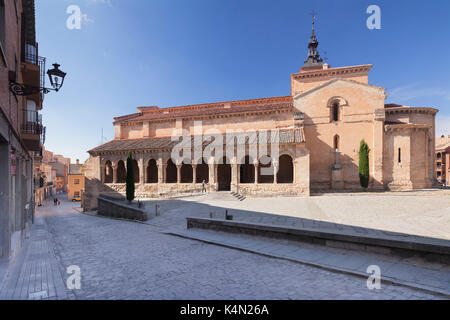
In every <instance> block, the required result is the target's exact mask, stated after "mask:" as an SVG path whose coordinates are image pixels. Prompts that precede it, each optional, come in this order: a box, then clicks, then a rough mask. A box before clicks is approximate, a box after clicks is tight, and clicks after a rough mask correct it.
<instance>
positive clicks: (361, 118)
mask: <svg viewBox="0 0 450 320" xmlns="http://www.w3.org/2000/svg"><path fill="white" fill-rule="evenodd" d="M317 46H318V41H317V38H316V35H315V31H314V24H313V31H312V35H311V40H310V43H309V45H308V49H309V53H308V57H307V60H306V61H305V63H304V65H303V67H302V68H301V69H300V72H298V73H295V74H293V75H291V77H290V83H291V95H289V96H283V97H271V98H262V99H253V100H239V101H225V102H218V103H208V104H200V105H189V106H181V107H171V108H159V107H154V106H153V107H139V108H137V113H134V114H130V115H126V116H122V117H118V118H115V119H114V130H115V138H114V140H113V141H110V142H108V143H106V144H103V145H101V146H98V147H96V148H94V149H92V150H90V151H89V154H90V156H91V157H90V158H89V160H88V161H87V163H86V178H87V180H86V200H85V209H92V208H95V207H96V205H97V202H96V199H97V197H98V195H99V194H110V195H114V194H122V195H123V194H124V193H125V188H126V187H125V177H126V157H127V153H128V152H131V153H132V155H133V158H134V161H133V166H134V175H135V177H134V178H135V183H136V194H137V196H138V197H158V196H162V195H167V194H177V193H183V192H192V190H198V189H199V188H200V186H201V182H202V181H207V182H208V183H209V185H208V188H209V190H210V191H218V190H229V191H233V192H237V193H240V194H243V195H247V196H253V195H255V196H274V195H292V196H300V195H309V194H310V191H311V190H325V191H326V190H361V187H360V182H359V173H358V151H359V146H360V142H361V140H363V139H364V140H365V141H366V142H367V144H368V145H369V147H370V150H371V151H370V156H369V160H370V186H369V187H370V190H385V189H389V190H408V189H417V188H425V187H430V186H431V185H432V183H433V179H434V175H435V173H434V156H435V155H434V145H435V115H436V113H437V112H438V110H437V109H433V108H427V107H420V108H414V107H409V106H400V105H394V104H385V99H386V96H387V95H386V92H385V88H383V87H379V86H374V85H370V84H369V83H368V73H369V71H370V69H371V68H372V65H357V66H350V67H338V68H332V67H330V66H329V65H328V64H326V63H324V62H323V61H322V59H321V58H320V56H319V53H318V51H317ZM212 130H215V132H216V134H211V132H212ZM230 131H234V133H236V135H235V136H233V135H230V136H228V135H226V133H229V132H230ZM181 133H183V135H184V137H186V135H187V137H188V138H187V139H185V140H179V139H173V137H174V135H176V134H181ZM242 137H243V138H242ZM241 138H242V139H241ZM180 141H183V142H186V144H185V145H184V147H185V148H184V150H183V151H182V159H181V160H182V161H180V158H177V159H175V158H174V157H173V154H172V152H173V151H176V152H175V153H178V151H179V150H178V149H182V146H181V143H180ZM198 142H200V143H198ZM212 146H214V148H213V147H212ZM222 148H223V150H222ZM211 149H214V150H213V151H212V152H211ZM239 150H241V151H242V150H244V152H243V153H242V152H241V153H239ZM255 150H256V152H255ZM273 150H277V151H278V152H277V154H276V155H273V153H272V151H273ZM185 151H191V152H190V154H188V153H189V152H186V153H185ZM198 153H200V154H201V157H200V158H198V157H197V158H196V157H195V154H198ZM180 154H181V153H180ZM268 155H269V157H267V156H268ZM202 156H203V157H202Z"/></svg>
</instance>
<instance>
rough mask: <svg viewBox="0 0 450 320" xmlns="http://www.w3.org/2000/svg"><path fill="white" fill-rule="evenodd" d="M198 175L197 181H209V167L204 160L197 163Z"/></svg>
mask: <svg viewBox="0 0 450 320" xmlns="http://www.w3.org/2000/svg"><path fill="white" fill-rule="evenodd" d="M196 174H197V177H196V179H195V182H197V183H202V182H203V180H205V182H207V183H208V182H209V167H208V164H206V163H205V161H204V160H202V163H201V164H199V165H197V172H196Z"/></svg>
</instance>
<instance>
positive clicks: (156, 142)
mask: <svg viewBox="0 0 450 320" xmlns="http://www.w3.org/2000/svg"><path fill="white" fill-rule="evenodd" d="M274 133H275V134H272V132H271V131H267V142H268V144H273V143H276V141H277V136H278V137H279V142H280V143H281V144H288V143H302V142H305V134H304V131H303V129H302V128H297V129H283V130H279V131H274ZM238 134H239V133H238ZM243 134H244V135H249V136H250V139H246V140H245V144H254V143H256V142H257V141H258V138H259V135H261V132H256V135H255V136H252V135H251V133H250V134H249V133H243ZM180 141H181V139H180ZM193 141H194V136H191V145H193ZM212 141H214V139H210V140H208V141H203V147H206V146H207V145H209V144H210V143H211V142H212ZM238 141H239V140H238ZM178 143H179V141H172V139H171V137H161V138H144V139H131V140H112V141H110V142H107V143H105V144H103V145H101V146H98V147H96V148H94V149H92V150H90V151H89V153H90V154H91V155H95V154H99V153H104V152H114V151H119V152H128V151H132V150H133V151H134V150H136V151H143V150H149V151H150V150H151V151H156V150H161V149H169V150H171V149H173V148H174V147H175V146H177V145H178Z"/></svg>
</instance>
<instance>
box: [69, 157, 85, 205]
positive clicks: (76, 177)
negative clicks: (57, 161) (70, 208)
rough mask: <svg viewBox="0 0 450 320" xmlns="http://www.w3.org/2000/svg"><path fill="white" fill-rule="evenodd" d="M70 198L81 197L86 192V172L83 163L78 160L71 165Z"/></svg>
mask: <svg viewBox="0 0 450 320" xmlns="http://www.w3.org/2000/svg"><path fill="white" fill-rule="evenodd" d="M68 181H69V182H68V184H69V185H68V198H69V200H73V199H74V198H81V196H82V195H83V192H84V188H85V183H84V174H83V165H81V164H80V162H79V161H78V160H77V161H76V163H75V164H71V165H70V166H69V177H68Z"/></svg>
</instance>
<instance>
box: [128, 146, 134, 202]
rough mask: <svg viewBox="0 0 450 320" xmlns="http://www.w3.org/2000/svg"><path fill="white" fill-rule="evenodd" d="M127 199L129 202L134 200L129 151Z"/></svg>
mask: <svg viewBox="0 0 450 320" xmlns="http://www.w3.org/2000/svg"><path fill="white" fill-rule="evenodd" d="M127 200H128V201H129V202H131V201H133V200H134V172H133V157H132V156H131V152H128V155H127Z"/></svg>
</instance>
